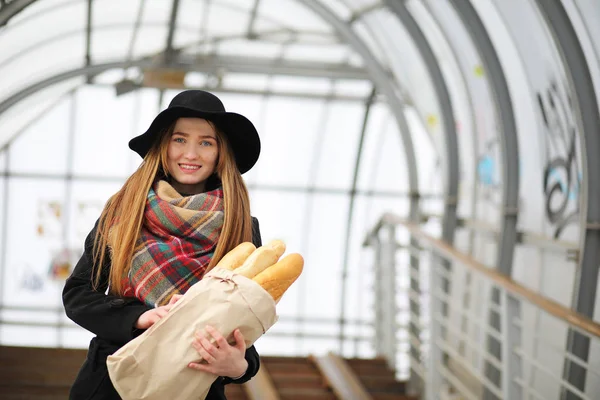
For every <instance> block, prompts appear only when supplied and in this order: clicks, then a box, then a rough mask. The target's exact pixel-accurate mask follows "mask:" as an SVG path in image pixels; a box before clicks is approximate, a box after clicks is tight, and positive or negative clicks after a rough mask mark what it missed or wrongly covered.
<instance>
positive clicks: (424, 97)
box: [366, 9, 444, 152]
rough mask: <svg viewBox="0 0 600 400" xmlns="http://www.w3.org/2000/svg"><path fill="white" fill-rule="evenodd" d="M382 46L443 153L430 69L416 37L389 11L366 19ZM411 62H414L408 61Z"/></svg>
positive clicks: (439, 113) (441, 133)
mask: <svg viewBox="0 0 600 400" xmlns="http://www.w3.org/2000/svg"><path fill="white" fill-rule="evenodd" d="M366 19H367V20H368V22H369V24H370V26H372V27H373V33H374V34H375V36H376V38H377V40H378V42H379V43H381V44H382V46H384V47H385V49H386V54H387V58H388V60H389V62H390V66H391V68H392V72H393V73H394V76H396V77H397V78H398V79H399V80H400V84H401V86H402V87H403V88H404V89H405V91H406V92H408V93H410V100H411V102H412V104H413V105H414V107H415V109H416V110H417V112H418V114H419V115H420V118H421V119H422V120H423V121H424V122H425V121H426V122H427V123H426V125H425V127H426V129H427V131H428V132H429V133H430V135H431V140H432V143H433V144H434V146H437V147H438V148H437V151H438V152H442V151H443V146H444V138H443V135H444V131H443V129H442V115H441V112H440V109H439V103H438V98H437V93H436V92H435V90H434V88H433V84H432V82H431V77H430V75H429V72H428V69H427V67H426V65H425V63H424V61H423V59H422V57H421V54H420V52H419V51H418V49H417V47H416V46H415V44H414V42H413V39H412V37H411V36H410V35H409V34H408V32H407V31H406V28H405V27H404V26H403V25H402V24H401V23H400V20H399V19H398V18H397V17H396V16H395V15H393V14H392V13H391V12H390V11H389V10H387V9H385V10H380V11H377V12H373V13H370V14H369V15H368V17H366ZM407 60H410V62H407Z"/></svg>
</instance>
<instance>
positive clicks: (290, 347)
mask: <svg viewBox="0 0 600 400" xmlns="http://www.w3.org/2000/svg"><path fill="white" fill-rule="evenodd" d="M301 343H302V338H295V337H281V336H276V335H274V334H272V333H271V330H269V331H267V333H265V334H264V335H262V336H261V337H260V338H259V339H258V340H257V341H256V342H255V343H254V346H255V347H256V351H257V352H258V354H260V355H261V356H278V357H280V356H284V357H285V356H295V355H297V354H298V350H297V349H298V346H300V344H301Z"/></svg>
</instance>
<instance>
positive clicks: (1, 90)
mask: <svg viewBox="0 0 600 400" xmlns="http://www.w3.org/2000/svg"><path fill="white" fill-rule="evenodd" d="M84 40H85V38H84V36H83V35H81V36H77V35H75V36H68V37H65V38H62V39H61V40H57V41H52V42H49V43H47V44H46V45H45V46H43V47H40V48H38V49H36V51H34V52H28V53H22V54H20V55H19V56H16V57H14V58H12V59H11V60H10V61H9V62H7V63H4V64H3V65H2V68H0V74H2V76H10V77H11V79H9V80H4V81H3V84H2V85H1V86H0V98H5V97H7V96H9V95H10V94H13V93H17V92H19V91H20V90H23V88H25V87H27V86H29V85H30V84H33V83H36V82H38V81H41V80H43V79H45V78H47V77H51V76H53V75H56V74H58V73H61V72H65V71H69V70H72V69H76V68H80V67H82V66H83V62H84V56H83V54H84ZM65 49H69V51H68V52H66V53H65ZM40 65H43V66H44V68H40Z"/></svg>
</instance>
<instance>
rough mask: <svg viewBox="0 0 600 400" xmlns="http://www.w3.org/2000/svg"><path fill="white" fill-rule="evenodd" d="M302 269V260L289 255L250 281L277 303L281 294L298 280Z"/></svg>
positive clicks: (296, 255)
mask: <svg viewBox="0 0 600 400" xmlns="http://www.w3.org/2000/svg"><path fill="white" fill-rule="evenodd" d="M303 267H304V259H303V258H302V256H301V255H300V254H298V253H291V254H288V255H287V256H285V257H284V258H282V259H281V260H280V261H279V262H277V263H276V264H274V265H272V266H270V267H269V268H267V269H265V270H264V271H263V272H261V273H260V274H258V275H256V276H255V277H254V278H253V279H252V280H253V281H255V282H256V283H258V284H259V285H260V286H262V287H263V289H265V290H266V291H267V292H268V293H269V294H270V295H271V297H273V300H275V302H278V301H279V300H280V299H281V296H283V293H285V291H286V290H287V289H288V288H289V287H290V286H291V285H292V283H294V282H295V281H296V279H298V277H299V276H300V274H301V273H302V269H303Z"/></svg>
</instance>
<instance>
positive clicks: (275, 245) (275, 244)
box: [266, 239, 285, 260]
mask: <svg viewBox="0 0 600 400" xmlns="http://www.w3.org/2000/svg"><path fill="white" fill-rule="evenodd" d="M266 246H268V247H270V248H272V249H273V250H275V253H276V254H277V259H278V260H279V257H281V256H282V255H283V253H285V243H284V242H282V241H281V240H278V239H274V240H271V241H270V242H269V243H267V244H266Z"/></svg>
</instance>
